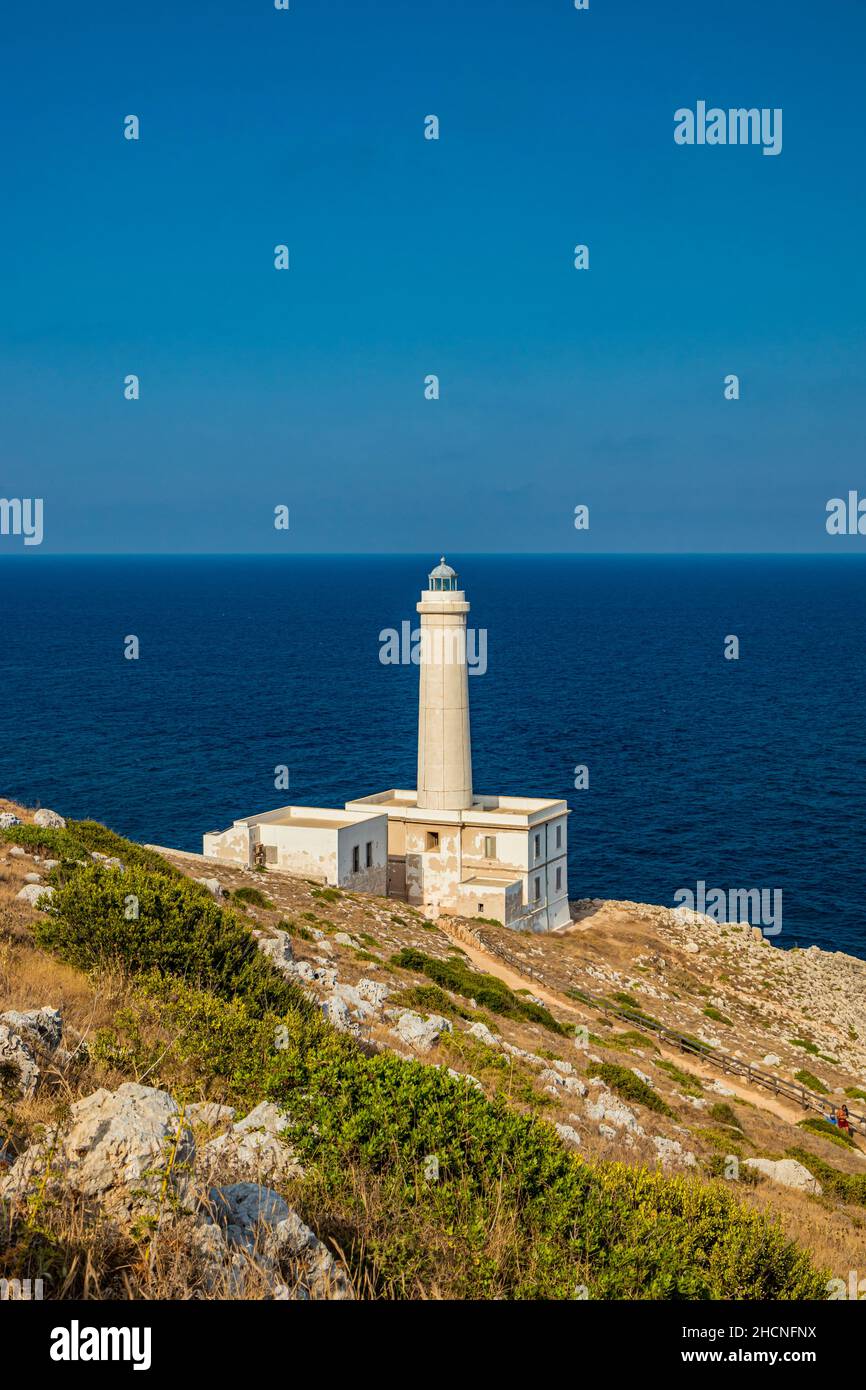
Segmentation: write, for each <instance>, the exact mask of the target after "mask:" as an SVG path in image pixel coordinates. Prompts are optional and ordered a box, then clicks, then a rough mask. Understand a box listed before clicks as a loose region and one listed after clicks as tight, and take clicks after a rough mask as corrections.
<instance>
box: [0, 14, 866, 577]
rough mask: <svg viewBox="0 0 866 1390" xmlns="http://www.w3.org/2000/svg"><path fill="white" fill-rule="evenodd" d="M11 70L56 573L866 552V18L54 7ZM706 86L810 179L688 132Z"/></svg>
mask: <svg viewBox="0 0 866 1390" xmlns="http://www.w3.org/2000/svg"><path fill="white" fill-rule="evenodd" d="M3 48H4V58H3V67H4V78H3V83H2V87H0V113H2V125H3V132H4V134H3V140H2V173H3V203H4V209H3V216H2V222H0V252H2V261H0V264H2V277H3V290H2V308H0V373H2V390H0V439H2V468H0V495H2V496H7V497H11V496H22V497H24V496H41V497H43V498H44V500H45V543H44V546H43V547H42V553H44V552H47V551H57V552H61V551H70V552H96V551H115V552H116V551H145V552H154V551H185V552H195V551H203V552H208V551H227V552H247V551H263V552H266V551H277V550H285V551H287V552H297V551H328V550H333V551H371V552H372V551H385V550H397V551H414V550H417V551H424V552H431V553H432V552H436V553H438V552H439V550H440V549H453V550H455V551H483V550H490V551H497V550H503V551H519V550H527V551H569V550H573V549H581V550H591V551H629V550H634V551H696V550H718V551H729V550H730V551H738V550H782V551H800V550H802V551H809V550H825V549H826V550H830V551H836V552H839V551H841V550H852V549H857V548H863V547H864V545H866V540H864V538H855V539H850V540H846V539H837V540H831V539H830V538H829V537H828V536H827V535H826V533H825V532H824V529H823V520H824V507H825V502H826V500H827V499H828V498H829V497H831V496H834V495H844V494H845V493H847V490H848V489H849V488H856V487H858V486H859V487H860V489H861V492H866V466H864V399H866V392H864V385H866V383H864V355H866V354H864V322H866V316H864V308H866V305H864V298H866V296H864V258H866V249H864V248H866V237H864V230H866V225H864V224H866V196H864V157H863V156H864V135H866V98H864V54H866V6H864V5H863V3H862V0H839V2H838V3H834V4H833V5H821V4H817V3H811V2H810V0H787V3H783V0H731V3H728V4H726V5H724V6H720V5H711V4H709V3H697V0H664V3H652V0H619V2H618V0H590V9H589V10H588V11H585V12H578V11H575V10H574V8H573V3H572V0H483V2H482V0H432V3H429V4H425V3H421V2H420V0H417V3H416V0H386V2H384V3H373V0H291V9H290V11H289V12H288V13H284V12H279V11H276V10H274V8H273V5H272V3H271V0H243V3H241V2H240V0H238V3H231V4H230V3H226V0H208V3H202V2H201V0H200V2H199V3H193V2H192V0H150V2H149V3H148V4H146V5H125V4H119V3H106V2H105V0H96V3H93V4H88V5H70V4H69V3H60V0H48V3H40V4H38V5H31V6H24V5H18V6H14V7H13V8H12V9H11V10H10V11H9V12H8V13H7V15H6V18H5V20H4V35H3ZM699 99H704V100H706V101H707V102H708V103H709V104H711V105H712V104H717V105H719V106H722V107H728V106H757V107H781V108H782V109H783V112H784V117H783V142H784V143H783V150H782V153H781V154H780V155H779V156H778V157H775V158H770V157H765V156H763V155H762V154H761V151H760V149H757V148H752V147H748V148H739V147H724V148H708V147H704V148H697V147H695V148H683V147H679V146H677V145H675V144H674V141H673V127H674V121H673V115H674V111H675V110H676V109H677V108H678V107H681V106H691V107H694V105H695V103H696V102H697V101H698V100H699ZM130 113H134V114H136V115H138V116H139V117H140V120H141V139H140V140H139V142H138V143H133V142H128V141H126V140H124V138H123V118H124V116H126V115H127V114H130ZM429 113H435V114H436V115H438V116H439V118H440V121H441V138H440V140H439V141H438V143H436V142H431V141H425V140H424V139H423V118H424V117H425V115H427V114H429ZM279 242H285V243H287V244H288V245H289V247H290V251H291V269H290V270H289V271H288V272H287V273H278V272H276V271H275V270H274V269H273V248H274V245H275V244H276V243H279ZM576 242H586V243H588V244H589V247H590V270H589V272H588V273H581V272H577V271H575V270H574V269H573V267H572V248H573V246H574V245H575V243H576ZM129 372H135V373H138V374H139V375H140V377H141V391H142V396H141V400H140V401H138V402H134V403H132V402H127V401H124V399H123V394H122V383H123V378H124V376H125V375H126V374H127V373H129ZM729 372H736V373H738V374H739V376H740V379H741V399H740V400H739V401H737V402H728V401H725V400H724V398H723V378H724V376H725V375H726V374H727V373H729ZM428 373H437V374H438V375H439V376H440V378H441V393H442V394H441V399H440V400H439V401H438V402H430V401H425V399H424V395H423V381H424V377H425V376H426V375H427V374H428ZM580 502H585V503H588V504H589V505H590V508H591V526H590V530H589V532H588V533H585V534H582V535H580V534H578V533H576V532H575V531H574V528H573V524H572V516H573V510H574V506H575V504H576V503H580ZM278 503H285V504H286V505H288V506H289V507H290V509H291V530H290V531H289V532H288V533H282V532H280V533H277V532H275V531H274V529H273V524H272V513H273V507H274V506H275V505H277V504H278ZM11 546H12V542H11V539H10V538H2V539H0V554H2V553H3V552H4V551H5V552H8V551H9V549H10V548H11ZM30 553H31V554H32V555H34V557H35V556H36V555H37V554H38V553H40V552H38V551H31V552H30Z"/></svg>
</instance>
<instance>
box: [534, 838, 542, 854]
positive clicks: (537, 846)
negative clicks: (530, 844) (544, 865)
mask: <svg viewBox="0 0 866 1390" xmlns="http://www.w3.org/2000/svg"><path fill="white" fill-rule="evenodd" d="M540 854H541V836H540V835H536V837H535V857H536V859H537V858H538V856H539V855H540Z"/></svg>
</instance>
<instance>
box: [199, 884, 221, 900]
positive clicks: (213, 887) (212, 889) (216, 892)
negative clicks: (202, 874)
mask: <svg viewBox="0 0 866 1390" xmlns="http://www.w3.org/2000/svg"><path fill="white" fill-rule="evenodd" d="M196 883H200V884H201V885H202V887H203V888H206V889H207V891H208V892H209V893H210V895H211V897H212V898H216V900H217V902H219V901H220V899H221V898H224V897H225V892H224V890H223V886H222V884H221V883H220V881H219V879H218V878H197V879H196Z"/></svg>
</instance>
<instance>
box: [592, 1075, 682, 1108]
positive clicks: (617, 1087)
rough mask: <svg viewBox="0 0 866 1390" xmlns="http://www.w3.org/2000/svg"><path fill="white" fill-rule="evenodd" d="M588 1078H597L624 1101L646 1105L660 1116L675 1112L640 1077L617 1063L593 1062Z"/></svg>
mask: <svg viewBox="0 0 866 1390" xmlns="http://www.w3.org/2000/svg"><path fill="white" fill-rule="evenodd" d="M587 1075H588V1076H597V1077H598V1078H599V1080H600V1081H603V1082H604V1084H605V1085H606V1086H609V1087H610V1089H611V1090H612V1091H616V1093H617V1095H618V1096H622V1098H623V1100H633V1101H636V1102H637V1104H638V1105H645V1106H646V1107H647V1109H648V1110H655V1111H656V1113H657V1114H659V1115H672V1114H673V1113H674V1112H673V1111H672V1110H671V1108H670V1106H669V1105H667V1104H666V1103H665V1102H664V1101H663V1100H662V1098H661V1096H660V1095H658V1094H657V1092H656V1091H654V1090H653V1088H652V1086H648V1085H647V1084H646V1082H645V1081H641V1079H640V1077H639V1076H635V1074H634V1072H633V1071H630V1070H629V1068H628V1067H620V1066H617V1064H616V1063H615V1062H593V1063H592V1064H591V1065H590V1066H589V1067H588V1068H587Z"/></svg>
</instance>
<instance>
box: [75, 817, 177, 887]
mask: <svg viewBox="0 0 866 1390" xmlns="http://www.w3.org/2000/svg"><path fill="white" fill-rule="evenodd" d="M66 826H67V829H68V830H69V832H70V834H72V835H73V836H74V837H75V839H76V840H80V841H81V843H82V844H83V845H84V846H85V848H86V849H88V850H90V851H91V853H92V852H93V851H94V850H96V852H97V853H98V854H105V855H108V857H109V858H111V859H119V860H120V861H121V862H122V863H123V864H124V865H125V866H126V867H127V868H138V869H149V870H150V872H151V873H154V874H168V875H169V877H171V878H182V877H183V875H182V874H181V872H180V870H179V869H176V868H175V867H174V865H173V864H169V862H168V860H167V859H163V857H162V855H161V854H157V852H156V850H153V849H144V848H143V847H142V846H141V845H137V844H135V843H134V841H132V840H126V839H124V837H123V836H122V835H115V833H114V831H113V830H109V829H108V826H107V825H100V823H99V821H95V820H71V821H67V822H66Z"/></svg>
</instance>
